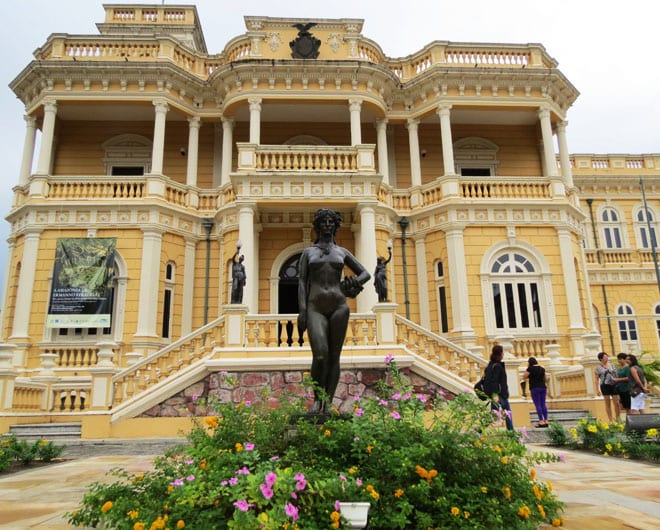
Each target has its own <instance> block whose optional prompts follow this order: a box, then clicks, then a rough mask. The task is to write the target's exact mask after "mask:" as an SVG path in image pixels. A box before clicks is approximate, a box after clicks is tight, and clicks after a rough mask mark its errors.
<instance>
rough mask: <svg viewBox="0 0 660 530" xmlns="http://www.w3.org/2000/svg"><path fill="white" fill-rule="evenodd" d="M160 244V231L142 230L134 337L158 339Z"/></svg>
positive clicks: (161, 240)
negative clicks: (140, 265)
mask: <svg viewBox="0 0 660 530" xmlns="http://www.w3.org/2000/svg"><path fill="white" fill-rule="evenodd" d="M162 242H163V233H162V232H161V231H160V230H154V229H144V235H143V236H142V268H141V270H140V300H139V303H138V319H137V331H136V333H135V336H136V337H158V334H157V333H156V320H157V319H156V316H157V314H158V285H159V278H160V259H161V256H160V254H161V246H162Z"/></svg>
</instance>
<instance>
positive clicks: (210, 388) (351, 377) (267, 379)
mask: <svg viewBox="0 0 660 530" xmlns="http://www.w3.org/2000/svg"><path fill="white" fill-rule="evenodd" d="M402 372H403V373H404V374H405V375H406V376H407V377H408V378H409V380H410V384H411V385H412V386H413V388H414V392H415V393H418V394H425V395H427V396H429V397H433V396H435V395H438V394H442V395H445V396H447V397H449V398H451V397H452V396H451V395H450V394H449V392H447V391H445V390H444V389H442V388H441V387H440V386H439V385H437V384H435V383H432V382H430V381H428V380H427V379H425V378H423V377H420V376H418V375H415V374H412V373H410V372H409V371H408V370H407V369H403V370H402ZM307 375H308V372H307V371H302V370H300V371H295V370H294V371H268V372H218V373H213V374H210V375H209V376H207V377H206V378H205V379H202V380H201V381H198V382H196V383H193V384H192V385H190V386H189V387H187V388H186V389H184V390H182V391H181V392H179V393H177V394H175V395H174V396H172V397H170V398H168V399H166V400H165V401H163V402H162V403H159V404H158V405H156V406H154V407H152V408H151V409H149V410H147V411H145V412H144V413H143V414H142V417H152V418H153V417H170V418H172V417H183V416H192V415H197V416H203V415H205V414H206V413H207V410H206V409H205V407H202V406H200V404H199V399H200V398H208V397H209V396H213V397H214V398H216V399H218V400H219V401H220V402H222V403H235V404H239V403H245V402H256V401H262V400H263V399H268V401H269V402H270V403H271V404H272V405H273V406H276V405H277V404H278V403H279V402H280V399H279V398H280V396H281V395H282V394H288V395H293V396H298V397H309V398H310V404H311V388H306V387H305V386H304V385H303V381H304V379H305V378H306V377H307ZM385 378H386V373H385V370H384V369H365V370H360V369H354V370H342V372H341V375H340V378H339V385H338V386H337V391H336V393H335V398H334V401H333V404H334V406H335V407H337V408H338V409H339V410H340V411H341V412H351V411H352V410H353V403H354V401H355V398H356V396H359V397H373V396H375V395H376V384H377V383H378V381H380V380H383V379H385Z"/></svg>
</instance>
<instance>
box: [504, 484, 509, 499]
mask: <svg viewBox="0 0 660 530" xmlns="http://www.w3.org/2000/svg"><path fill="white" fill-rule="evenodd" d="M502 491H503V492H504V497H505V498H506V499H510V498H511V488H510V487H509V486H504V488H503V489H502Z"/></svg>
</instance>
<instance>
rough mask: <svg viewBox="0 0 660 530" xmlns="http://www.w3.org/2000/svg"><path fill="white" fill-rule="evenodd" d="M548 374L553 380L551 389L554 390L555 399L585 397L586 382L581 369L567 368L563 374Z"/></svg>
mask: <svg viewBox="0 0 660 530" xmlns="http://www.w3.org/2000/svg"><path fill="white" fill-rule="evenodd" d="M549 373H550V377H551V378H552V379H554V381H553V383H554V384H551V388H554V389H555V393H556V394H557V395H556V396H553V397H557V398H572V397H583V396H586V395H587V382H586V379H585V372H584V370H583V369H582V367H577V368H569V369H568V370H567V371H565V372H556V373H552V372H549Z"/></svg>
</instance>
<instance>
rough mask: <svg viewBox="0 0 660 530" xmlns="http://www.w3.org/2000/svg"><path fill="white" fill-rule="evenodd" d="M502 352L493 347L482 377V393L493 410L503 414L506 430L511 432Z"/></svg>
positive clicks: (507, 388) (511, 420)
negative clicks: (486, 396) (488, 400)
mask: <svg viewBox="0 0 660 530" xmlns="http://www.w3.org/2000/svg"><path fill="white" fill-rule="evenodd" d="M503 356H504V350H503V349H502V346H500V345H499V344H496V345H495V346H493V350H492V353H491V354H490V362H489V363H488V366H487V367H486V373H485V375H484V392H485V393H486V394H487V395H488V397H490V398H491V403H492V407H493V410H495V411H499V413H500V414H504V422H505V424H506V428H507V429H508V430H510V431H512V430H513V419H512V417H511V406H510V405H509V385H508V383H507V380H506V370H505V368H504V363H503V362H502V357H503Z"/></svg>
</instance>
